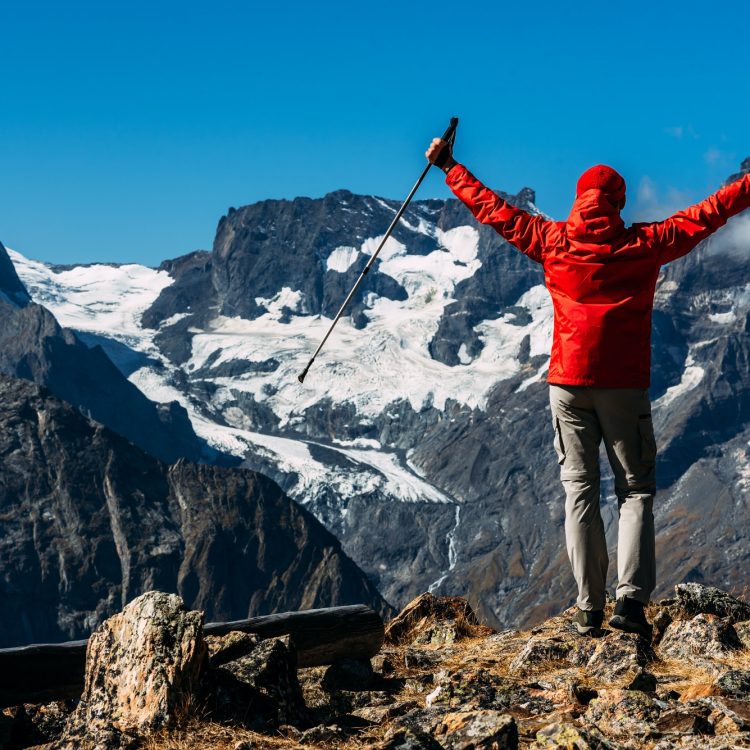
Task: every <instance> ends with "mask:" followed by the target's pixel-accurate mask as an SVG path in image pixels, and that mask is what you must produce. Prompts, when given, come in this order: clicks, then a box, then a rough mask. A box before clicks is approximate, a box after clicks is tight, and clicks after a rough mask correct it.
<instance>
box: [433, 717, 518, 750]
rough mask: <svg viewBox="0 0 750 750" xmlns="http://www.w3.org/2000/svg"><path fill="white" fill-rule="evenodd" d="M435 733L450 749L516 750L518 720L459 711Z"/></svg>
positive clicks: (445, 720) (442, 723) (435, 730)
mask: <svg viewBox="0 0 750 750" xmlns="http://www.w3.org/2000/svg"><path fill="white" fill-rule="evenodd" d="M433 734H434V736H435V738H436V739H438V740H439V741H440V743H441V744H442V745H443V747H445V748H448V750H515V749H516V748H517V747H518V728H517V726H516V722H515V719H514V718H513V717H512V716H510V715H509V714H503V713H500V712H499V711H487V710H485V711H458V712H455V713H449V714H446V715H445V716H443V717H442V718H441V721H440V723H439V724H438V725H437V727H436V728H435V729H434V731H433Z"/></svg>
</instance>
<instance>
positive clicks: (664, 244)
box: [446, 164, 750, 388]
mask: <svg viewBox="0 0 750 750" xmlns="http://www.w3.org/2000/svg"><path fill="white" fill-rule="evenodd" d="M446 182H447V184H448V186H449V187H450V189H451V190H452V191H453V192H454V193H455V194H456V196H457V197H458V198H460V199H461V200H462V201H463V202H464V203H465V204H466V205H467V206H468V207H469V209H470V210H471V212H472V213H473V214H474V216H475V217H476V218H477V220H478V221H480V222H481V223H482V224H489V225H490V226H491V227H492V228H493V229H495V230H496V231H497V232H499V233H500V234H501V235H502V236H503V237H504V238H505V239H506V240H507V241H508V242H510V243H511V244H512V245H515V247H517V248H518V249H519V250H520V251H521V252H522V253H524V254H525V255H528V256H529V257H530V258H531V259H532V260H535V261H536V262H537V263H541V264H542V265H543V266H544V278H545V282H546V284H547V289H548V290H549V292H550V295H551V296H552V305H553V308H554V313H555V326H554V334H553V337H552V354H551V359H550V365H549V376H548V378H547V379H548V381H549V382H550V383H559V384H563V385H591V386H598V387H600V388H648V385H649V379H650V369H651V347H650V343H651V312H652V309H653V305H654V290H655V288H656V279H657V277H658V275H659V267H660V266H661V265H663V264H664V263H669V262H670V261H672V260H675V259H676V258H680V257H681V256H683V255H686V254H687V253H689V252H690V251H691V250H692V249H693V248H694V247H695V246H696V245H697V244H698V243H699V242H700V241H701V240H704V239H705V238H706V237H708V236H709V235H710V234H711V233H712V232H715V231H716V230H717V229H718V228H719V227H721V226H722V225H723V224H725V223H726V221H727V219H729V217H731V216H734V214H737V213H739V212H740V211H742V210H744V209H746V208H749V207H750V174H746V175H745V176H744V177H742V178H741V179H739V180H737V181H736V182H733V183H732V184H731V185H727V186H725V187H723V188H721V190H719V191H718V192H716V193H714V194H713V195H711V196H710V197H708V198H706V200H704V201H701V202H700V203H697V204H696V205H694V206H691V207H690V208H686V209H685V210H684V211H679V212H678V213H676V214H674V216H671V217H670V218H668V219H665V220H664V221H660V222H656V223H653V224H634V225H633V226H631V227H625V225H624V224H623V221H622V219H621V218H620V212H619V210H618V209H617V208H615V207H614V206H612V204H611V203H610V202H608V201H607V200H603V199H602V193H601V192H600V191H599V190H595V189H594V190H587V191H586V192H584V193H582V194H581V196H580V197H579V198H577V199H576V201H575V203H574V204H573V209H572V210H571V212H570V216H569V217H568V220H567V222H563V221H558V222H556V221H548V220H546V219H544V218H543V217H541V216H534V215H532V214H529V213H527V212H526V211H522V210H521V209H518V208H514V207H513V206H511V205H510V204H508V203H506V202H505V201H504V200H503V199H502V198H500V197H499V196H498V195H495V193H493V192H492V191H491V190H490V189H489V188H487V187H485V186H484V185H483V184H482V183H481V182H479V180H477V179H476V177H474V175H472V174H471V172H469V171H468V170H467V169H466V167H464V166H463V165H461V164H456V166H454V167H453V168H452V169H451V170H450V172H448V175H447V177H446Z"/></svg>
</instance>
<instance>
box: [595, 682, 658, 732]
mask: <svg viewBox="0 0 750 750" xmlns="http://www.w3.org/2000/svg"><path fill="white" fill-rule="evenodd" d="M666 707H667V705H666V704H664V703H662V702H661V701H658V700H656V699H655V698H652V697H651V696H650V695H648V694H647V693H642V692H640V691H637V690H600V691H599V695H598V697H596V698H594V700H592V701H591V703H590V704H589V707H588V710H587V711H586V713H585V714H584V719H585V721H586V723H587V724H593V725H595V726H596V727H597V728H598V729H599V731H601V732H603V733H604V734H605V735H606V736H610V737H615V738H629V737H634V738H643V737H646V736H647V735H649V734H651V733H652V732H653V731H654V722H655V721H656V720H657V719H658V718H659V715H660V714H661V712H662V710H664V709H665V708H666Z"/></svg>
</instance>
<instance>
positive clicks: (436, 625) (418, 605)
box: [385, 592, 492, 645]
mask: <svg viewBox="0 0 750 750" xmlns="http://www.w3.org/2000/svg"><path fill="white" fill-rule="evenodd" d="M478 626H479V621H478V620H477V618H476V615H475V614H474V610H473V609H472V608H471V605H470V604H469V602H467V601H466V599H462V598H461V597H458V596H435V595H433V594H430V593H428V592H425V593H424V594H421V595H420V596H418V597H417V598H416V599H414V600H412V601H411V602H409V604H407V605H406V606H405V607H404V609H403V610H401V612H399V614H398V615H396V617H394V618H393V619H392V620H391V621H390V622H389V623H388V625H387V626H386V629H385V642H386V643H390V644H394V645H397V644H405V643H430V644H433V645H443V644H446V643H453V642H454V641H457V640H460V639H461V638H463V637H464V636H466V635H469V634H470V633H471V632H472V628H476V627H478ZM483 630H484V631H486V633H489V632H492V631H490V629H489V628H484V629H483Z"/></svg>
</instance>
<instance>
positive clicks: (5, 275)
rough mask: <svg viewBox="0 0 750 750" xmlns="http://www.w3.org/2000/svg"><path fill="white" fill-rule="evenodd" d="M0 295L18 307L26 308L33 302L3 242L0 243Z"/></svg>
mask: <svg viewBox="0 0 750 750" xmlns="http://www.w3.org/2000/svg"><path fill="white" fill-rule="evenodd" d="M0 295H2V296H3V297H4V298H5V300H6V301H7V302H9V303H10V304H11V305H15V306H16V307H25V306H26V305H28V304H29V302H31V297H30V296H29V293H28V292H27V291H26V287H25V286H24V285H23V282H22V281H21V279H19V278H18V274H17V273H16V269H15V267H14V266H13V263H12V262H11V260H10V258H9V257H8V251H7V250H6V249H5V248H4V247H3V243H2V242H0Z"/></svg>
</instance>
